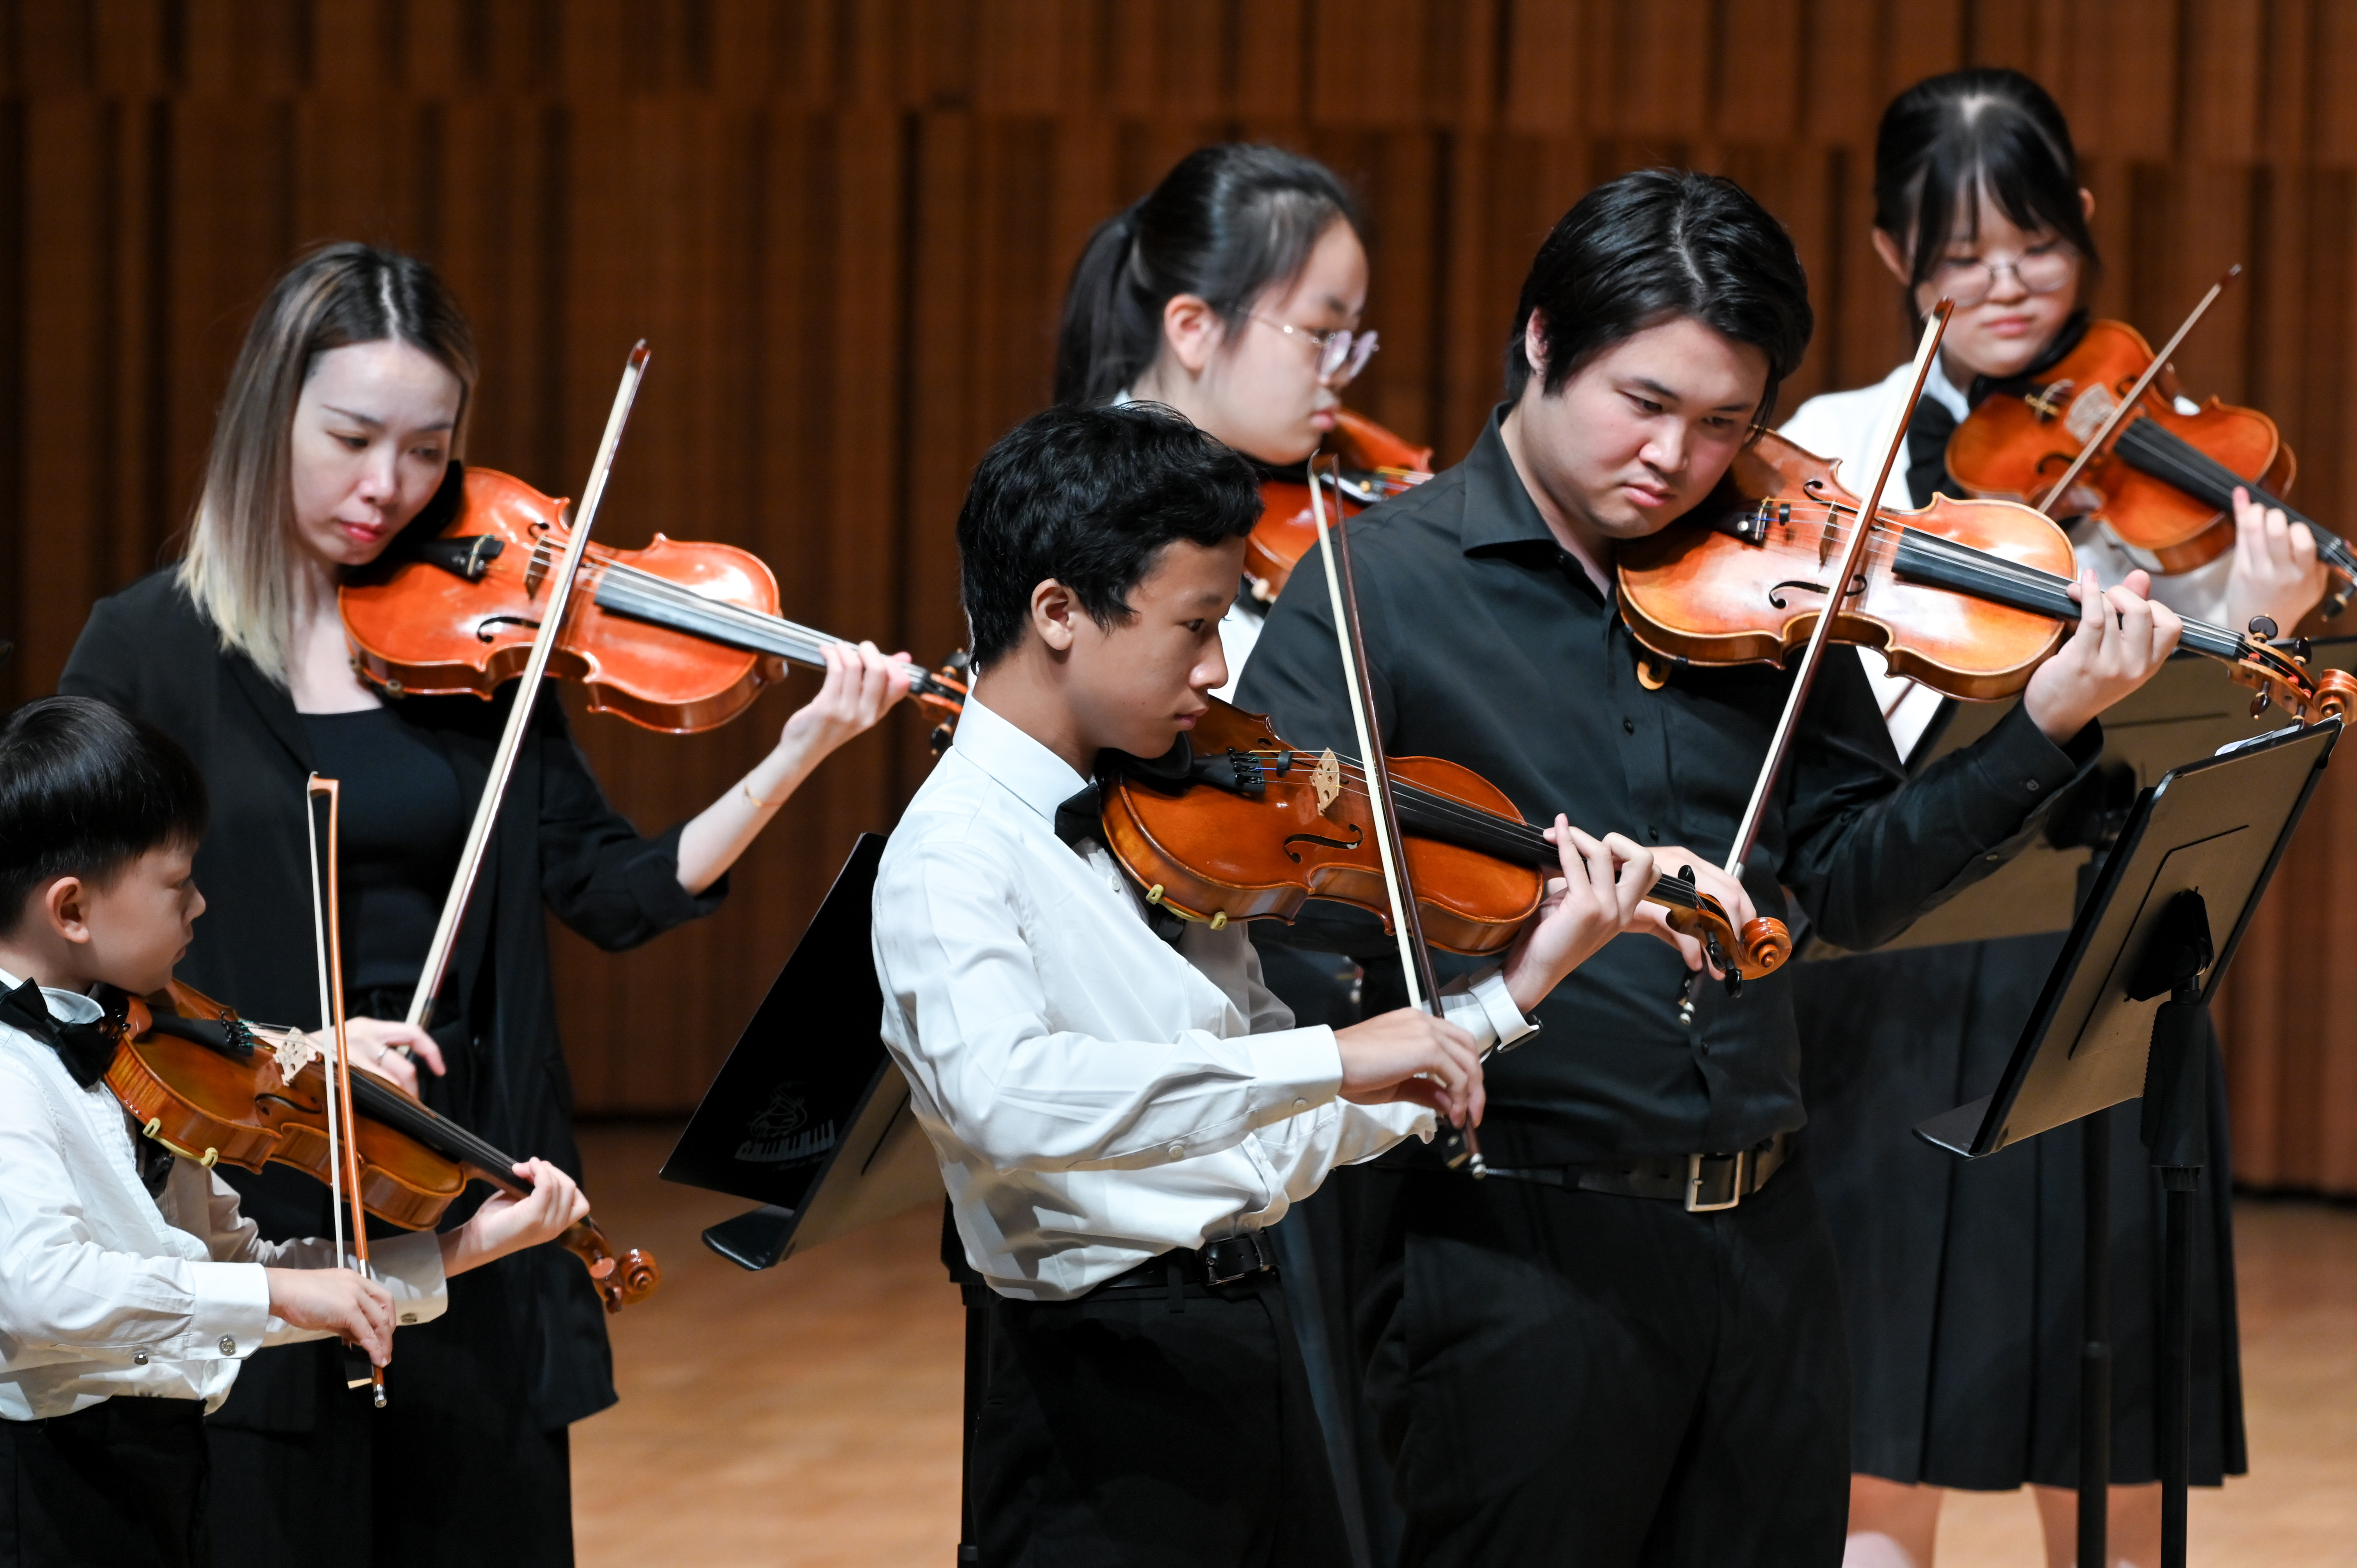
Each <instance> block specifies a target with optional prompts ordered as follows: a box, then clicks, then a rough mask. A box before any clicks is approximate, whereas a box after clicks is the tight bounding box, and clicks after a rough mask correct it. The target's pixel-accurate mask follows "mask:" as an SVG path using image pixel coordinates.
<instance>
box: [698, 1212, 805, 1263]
mask: <svg viewBox="0 0 2357 1568" xmlns="http://www.w3.org/2000/svg"><path fill="white" fill-rule="evenodd" d="M793 1233H794V1211H793V1210H792V1209H791V1208H779V1207H778V1206H777V1205H775V1204H773V1203H765V1204H763V1205H762V1206H761V1207H760V1208H755V1209H749V1210H748V1211H747V1212H745V1213H743V1214H740V1215H738V1216H737V1218H736V1219H724V1220H722V1221H721V1222H720V1223H719V1224H717V1225H714V1226H711V1227H709V1228H707V1229H706V1230H705V1232H704V1244H705V1246H707V1247H709V1248H711V1249H712V1250H713V1251H716V1252H717V1253H719V1254H720V1255H721V1256H722V1257H724V1258H726V1259H727V1260H728V1261H729V1262H732V1263H734V1264H736V1265H737V1267H738V1268H740V1269H744V1270H747V1271H748V1272H749V1273H760V1272H761V1271H762V1270H763V1269H774V1268H776V1267H777V1266H778V1260H779V1259H780V1258H782V1257H784V1256H785V1255H786V1243H787V1242H788V1241H789V1240H791V1239H792V1237H793Z"/></svg>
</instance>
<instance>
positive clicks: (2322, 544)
mask: <svg viewBox="0 0 2357 1568" xmlns="http://www.w3.org/2000/svg"><path fill="white" fill-rule="evenodd" d="M2229 275H2230V276H2231V275H2232V274H2229ZM2216 293H2217V290H2216V289H2212V293H2211V295H2210V297H2212V298H2214V297H2215V295H2216ZM2207 304H2208V299H2205V300H2204V301H2203V306H2204V307H2206V306H2207ZM2199 314H2200V313H2199V311H2198V310H2197V312H2196V316H2197V317H2198V316H2199ZM2190 325H2191V323H2190V321H2189V322H2188V323H2187V326H2189V327H2190ZM2183 336H2184V330H2183V329H2182V328H2180V329H2179V333H2178V338H2182V337H2183ZM2176 341H2177V339H2176V338H2173V339H2171V341H2170V344H2169V349H2165V350H2164V351H2163V352H2162V353H2161V354H2159V355H2156V354H2154V352H2153V350H2152V345H2151V344H2149V343H2147V342H2146V341H2145V339H2144V336H2143V334H2141V333H2139V332H2138V331H2137V330H2136V328H2133V327H2130V326H2128V325H2127V324H2126V323H2125V322H2120V321H2094V322H2090V323H2089V324H2088V327H2087V330H2086V333H2085V335H2084V336H2083V337H2082V338H2080V339H2079V342H2078V344H2077V346H2076V347H2074V348H2072V350H2071V351H2070V352H2069V353H2068V354H2066V355H2064V356H2063V357H2062V359H2061V360H2060V361H2058V362H2057V363H2056V364H2055V365H2054V366H2053V367H2052V368H2051V369H2050V370H2049V371H2045V372H2044V373H2043V374H2042V375H2041V376H2040V378H2039V380H2038V381H2035V382H2033V383H2032V384H2030V385H2029V386H2028V387H2026V388H2024V389H2023V390H2022V391H2021V392H2018V393H2006V394H1999V395H1992V396H1990V397H1987V398H1985V399H1983V400H1982V402H1981V405H1980V406H1979V407H1978V408H1976V409H1975V410H1973V412H1972V413H1971V414H1970V415H1969V416H1967V417H1966V418H1965V420H1964V423H1963V424H1959V425H1958V426H1957V427H1956V431H1955V434H1954V435H1952V436H1950V437H1949V438H1948V472H1949V473H1951V474H1953V475H1954V476H1955V479H1956V482H1957V483H1958V484H1959V485H1962V486H1963V487H1964V489H1967V490H1969V491H1971V492H1972V494H1973V495H1975V496H1976V497H1991V498H1996V499H2003V500H2014V501H2025V502H2029V503H2030V504H2032V505H2034V506H2036V507H2038V508H2039V510H2041V511H2044V512H2046V513H2048V514H2049V515H2050V516H2055V517H2090V518H2093V519H2094V520H2096V521H2099V522H2101V523H2103V524H2104V527H2106V528H2108V529H2109V530H2110V531H2111V532H2112V533H2113V535H2114V536H2115V537H2116V538H2117V539H2118V540H2119V541H2120V542H2122V543H2124V544H2126V545H2127V546H2129V547H2130V548H2131V549H2134V550H2136V551H2139V552H2141V553H2143V554H2145V555H2146V556H2147V557H2149V558H2150V561H2151V562H2152V563H2157V564H2158V567H2159V569H2160V570H2161V571H2162V572H2164V573H2178V572H2190V571H2192V570H2193V569H2194V568H2196V567H2198V566H2202V565H2206V564H2209V563H2210V562H2212V561H2214V560H2216V559H2217V558H2218V557H2219V556H2221V555H2222V554H2224V553H2226V552H2227V551H2229V550H2231V549H2233V545H2234V510H2233V495H2234V488H2235V487H2236V486H2238V485H2239V486H2241V487H2242V488H2243V489H2245V490H2247V491H2249V492H2250V496H2251V499H2253V500H2255V501H2256V502H2258V503H2259V504H2260V505H2261V506H2267V507H2281V508H2282V509H2283V510H2284V514H2285V515H2286V516H2287V517H2288V518H2290V519H2292V520H2293V521H2297V522H2300V523H2305V524H2306V525H2307V527H2308V529H2309V532H2311V533H2313V534H2314V535H2315V536H2316V542H2317V548H2318V553H2319V554H2320V555H2321V556H2322V557H2323V559H2324V561H2325V563H2326V564H2328V565H2330V567H2332V568H2333V569H2334V570H2335V571H2337V572H2339V573H2341V574H2342V575H2344V576H2350V575H2357V553H2352V551H2351V549H2350V547H2349V544H2348V542H2347V541H2345V540H2343V539H2341V537H2340V536H2339V535H2338V534H2336V533H2334V532H2331V531H2330V530H2329V529H2327V528H2326V527H2325V526H2324V525H2323V524H2321V523H2319V522H2318V521H2316V520H2315V519H2314V518H2312V517H2309V515H2308V514H2307V513H2305V512H2303V511H2301V510H2299V509H2298V507H2295V506H2292V505H2290V504H2289V503H2287V501H2285V500H2284V499H2283V497H2284V494H2285V492H2287V490H2289V489H2291V482H2292V478H2293V476H2294V474H2295V472H2296V471H2297V468H2298V463H2297V460H2296V459H2295V458H2294V457H2293V456H2292V450H2291V447H2290V446H2287V445H2286V444H2285V442H2284V439H2283V435H2282V433H2281V432H2279V431H2278V430H2277V429H2276V424H2275V421H2274V420H2272V419H2269V418H2268V417H2267V416H2266V414H2264V413H2260V412H2259V411H2258V410H2257V409H2255V408H2241V407H2237V406H2235V405H2234V404H2233V403H2222V402H2221V401H2220V400H2218V399H2217V398H2215V397H2213V398H2212V399H2211V400H2210V401H2209V402H2208V403H2203V404H2202V405H2201V408H2200V409H2199V410H2198V411H2196V412H2195V413H2182V412H2180V411H2179V408H2178V406H2177V386H2176V382H2175V378H2174V376H2173V375H2172V374H2170V373H2169V370H2168V367H2167V363H2166V360H2167V355H2168V353H2169V351H2170V350H2173V349H2175V347H2176Z"/></svg>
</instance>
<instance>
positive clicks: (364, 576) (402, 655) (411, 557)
mask: <svg viewBox="0 0 2357 1568" xmlns="http://www.w3.org/2000/svg"><path fill="white" fill-rule="evenodd" d="M569 506H570V503H569V502H567V501H565V500H562V499H555V498H552V497H549V496H544V495H542V494H541V493H540V492H539V491H538V490H535V489H533V488H532V487H531V486H530V485H527V484H525V483H524V482H523V481H522V480H521V479H518V478H512V477H511V476H509V475H506V474H502V473H499V472H496V471H494V470H492V469H490V468H468V469H466V470H465V473H464V478H463V484H462V489H461V492H460V495H459V497H458V504H457V510H456V514H455V515H454V516H453V517H452V519H451V521H449V523H448V524H447V526H445V527H444V528H443V529H442V531H441V532H439V533H438V534H437V535H436V536H435V537H434V538H432V539H429V540H426V541H425V542H423V543H421V544H419V545H417V546H416V547H414V548H413V549H396V550H395V551H391V552H388V553H387V554H386V555H385V557H384V558H382V559H381V560H379V561H378V562H377V563H375V564H373V565H371V566H369V567H366V568H363V569H361V570H360V571H358V572H355V573H354V574H353V575H352V576H351V578H350V580H349V581H348V582H346V583H345V585H344V586H343V588H342V590H341V593H340V595H339V602H340V606H341V608H342V611H343V618H344V631H345V634H346V636H347V637H348V638H349V639H350V641H351V645H352V650H353V656H354V660H355V663H356V665H357V667H358V668H359V670H360V671H361V675H362V676H363V677H365V678H366V679H367V680H369V681H371V682H373V683H375V684H376V685H377V686H379V687H381V688H382V690H383V691H384V692H385V693H386V694H387V695H388V696H393V697H399V696H404V695H408V694H418V695H435V696H441V695H449V694H452V693H459V692H470V693H474V694H475V695H477V696H480V697H489V696H490V695H491V693H493V692H495V691H496V690H497V689H498V688H499V687H500V684H501V683H502V682H506V681H508V680H511V679H512V678H513V677H515V676H516V675H518V674H520V673H521V672H522V670H523V668H524V665H525V663H526V660H528V659H529V657H530V655H531V651H532V643H533V633H534V632H535V631H537V630H538V629H539V627H540V613H539V612H540V608H541V607H542V606H543V605H544V604H545V603H546V588H547V585H548V578H549V575H550V574H551V572H552V571H553V569H554V567H555V565H556V564H557V562H558V560H559V558H560V556H561V555H562V553H563V552H564V550H565V544H566V542H567V538H568V534H569V527H568V510H569ZM576 589H577V590H578V591H576V593H575V594H574V595H573V596H572V598H571V599H570V601H569V602H568V604H567V606H566V608H565V624H564V626H563V627H562V628H560V635H559V638H558V640H557V643H556V646H555V648H554V650H553V651H552V652H551V654H550V658H549V665H548V668H549V671H550V672H551V673H555V674H562V675H567V676H570V677H572V678H573V679H575V680H576V681H578V682H581V683H582V685H583V686H584V688H585V689H586V690H587V693H588V694H589V706H590V708H591V710H592V711H593V712H598V713H613V714H620V715H621V716H622V717H624V718H626V719H629V720H630V722H632V723H633V724H637V725H643V726H644V727H646V728H648V729H652V730H661V731H664V732H667V733H670V734H673V735H686V734H693V733H694V732H697V731H700V730H707V729H712V728H715V727H716V726H718V725H724V724H726V723H727V722H728V721H729V720H730V719H733V718H735V717H736V716H737V714H741V713H743V712H744V711H745V710H746V708H748V706H750V705H751V704H752V702H753V700H754V698H755V697H757V696H759V694H760V691H761V688H762V687H763V686H766V685H768V684H770V683H771V682H776V681H779V680H781V679H783V678H784V675H785V666H786V665H788V664H799V665H802V666H804V667H806V668H811V669H823V668H825V664H826V657H825V653H824V651H823V650H824V649H825V647H826V646H827V645H828V644H829V643H836V644H840V643H843V642H844V641H845V639H842V638H839V637H834V636H832V635H830V634H828V633H826V632H823V631H819V630H816V629H814V628H810V627H806V626H802V625H799V624H797V623H795V622H793V621H790V620H787V619H785V618H782V617H781V616H780V615H779V614H778V581H777V578H776V576H775V575H772V574H771V573H770V568H769V566H768V565H767V564H765V563H764V562H763V561H762V560H761V558H760V557H759V556H758V555H755V554H753V553H751V552H750V551H747V550H740V549H738V548H737V547H736V546H735V545H730V544H717V543H698V542H688V541H683V540H675V539H666V538H665V537H663V536H662V534H660V533H658V534H656V535H655V537H654V540H653V542H651V543H650V544H648V545H647V546H646V547H645V548H644V549H641V550H617V549H612V548H609V547H608V546H605V545H602V544H597V543H591V544H589V545H588V547H587V551H586V552H585V553H584V554H583V556H582V564H581V567H580V569H579V573H578V576H577V581H576ZM907 669H908V674H909V694H910V695H911V696H913V697H915V698H916V699H917V700H918V701H919V702H920V703H927V704H929V705H931V707H933V708H935V709H936V710H938V711H939V712H941V713H942V714H944V715H945V725H944V729H945V730H946V728H947V726H948V725H953V724H954V723H955V718H956V714H958V713H959V711H960V710H961V709H962V708H963V704H964V702H965V692H966V679H965V672H964V670H963V664H962V662H961V661H958V660H952V661H951V662H950V663H948V664H945V665H944V666H943V667H942V669H940V670H937V671H926V670H921V669H919V668H917V667H916V666H914V665H910V666H908V667H907ZM942 738H945V736H941V737H937V743H938V741H939V740H941V739H942Z"/></svg>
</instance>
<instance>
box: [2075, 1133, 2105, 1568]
mask: <svg viewBox="0 0 2357 1568" xmlns="http://www.w3.org/2000/svg"><path fill="white" fill-rule="evenodd" d="M2079 1164H2080V1167H2081V1168H2080V1177H2079V1186H2080V1191H2081V1194H2082V1197H2083V1204H2082V1208H2083V1210H2084V1214H2083V1223H2084V1224H2085V1226H2086V1239H2085V1241H2084V1244H2083V1247H2082V1249H2081V1254H2080V1255H2081V1258H2082V1260H2083V1262H2082V1266H2081V1270H2080V1273H2081V1277H2082V1281H2083V1283H2082V1284H2081V1287H2080V1289H2081V1297H2080V1304H2079V1315H2080V1329H2079V1553H2078V1557H2077V1559H2076V1561H2078V1562H2081V1563H2104V1564H2106V1565H2108V1564H2109V1563H2110V1562H2111V1557H2110V1549H2111V1538H2110V1529H2111V1502H2112V1345H2111V1339H2112V1123H2111V1120H2110V1118H2109V1116H2108V1115H2107V1114H2106V1113H2104V1112H2096V1113H2095V1114H2094V1115H2093V1116H2090V1117H2087V1118H2086V1119H2085V1120H2084V1121H2083V1122H2080V1123H2079Z"/></svg>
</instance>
